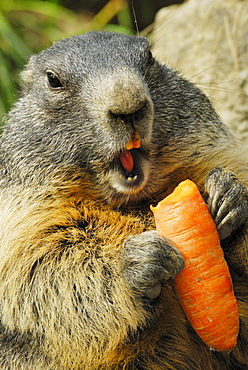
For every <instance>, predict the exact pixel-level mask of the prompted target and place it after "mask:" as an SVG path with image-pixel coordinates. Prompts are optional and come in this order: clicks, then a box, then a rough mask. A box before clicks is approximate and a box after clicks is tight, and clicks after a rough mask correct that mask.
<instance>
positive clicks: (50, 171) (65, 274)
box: [0, 32, 248, 370]
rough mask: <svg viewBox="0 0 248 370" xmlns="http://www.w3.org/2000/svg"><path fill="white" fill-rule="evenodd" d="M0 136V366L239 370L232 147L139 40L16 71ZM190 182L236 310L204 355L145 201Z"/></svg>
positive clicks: (239, 226) (242, 156)
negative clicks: (232, 344)
mask: <svg viewBox="0 0 248 370" xmlns="http://www.w3.org/2000/svg"><path fill="white" fill-rule="evenodd" d="M22 78H23V93H22V96H21V97H20V99H19V100H18V101H17V103H16V104H15V107H14V109H13V110H12V111H11V112H10V113H9V114H8V116H7V117H6V122H5V127H4V132H3V135H2V140H1V145H0V189H1V193H0V286H1V289H0V315H1V316H0V320H1V323H0V368H1V369H4V370H7V369H8V370H34V369H35V370H70V369H71V370H83V369H84V370H113V369H119V370H121V369H124V370H125V369H126V370H135V369H137V370H173V369H174V370H227V369H229V370H238V369H248V347H247V345H248V265H247V261H248V251H247V247H248V237H247V217H248V195H247V185H248V165H247V157H248V156H247V148H243V147H242V144H241V143H240V142H238V140H236V139H235V138H234V137H233V136H232V134H230V133H229V132H228V129H227V128H226V127H225V125H224V124H223V123H222V122H221V120H220V118H219V117H218V116H217V114H216V113H215V111H214V110H213V108H212V105H211V103H210V102H209V100H208V98H207V97H206V96H205V95H204V94H203V93H202V92H201V91H200V90H199V89H198V88H197V87H195V86H194V85H193V84H192V83H191V82H189V81H187V80H185V79H184V78H183V77H182V76H181V75H180V74H179V73H178V72H176V71H174V70H173V69H171V68H168V67H167V66H164V65H160V64H159V63H158V62H157V61H156V60H154V58H153V57H152V54H151V52H150V48H149V43H148V41H147V39H146V38H143V37H134V36H125V35H122V34H117V33H108V32H106V33H105V32H92V33H88V34H85V35H81V36H75V37H71V38H68V39H65V40H62V41H59V42H57V43H55V44H54V45H53V46H52V47H50V48H49V49H47V50H45V51H42V52H41V53H40V54H38V55H36V56H33V57H32V58H31V60H30V62H29V64H28V65H27V66H26V68H25V70H24V72H23V73H22ZM186 178H189V179H191V180H193V181H195V182H196V183H197V185H198V187H199V188H200V190H201V192H202V193H203V195H204V197H205V200H206V202H208V204H209V207H210V209H211V212H212V215H213V217H214V219H215V221H216V224H217V226H218V228H219V232H220V236H221V238H222V247H223V249H224V252H225V257H226V260H227V263H228V265H229V268H230V271H231V275H232V278H233V284H234V289H235V294H236V297H237V299H238V303H239V310H240V334H239V339H238V345H237V347H236V348H235V349H234V350H233V351H232V352H231V353H230V354H228V353H217V352H213V351H211V350H210V349H209V348H208V347H207V346H206V345H205V344H204V343H202V342H201V340H200V339H199V338H198V336H197V335H196V334H195V332H194V331H193V329H192V328H191V326H190V324H189V323H188V321H187V319H186V318H185V315H184V313H183V311H182V309H181V307H180V304H179V302H178V299H177V296H176V294H175V291H174V283H173V282H174V279H173V278H174V276H175V275H176V274H177V273H178V272H180V270H181V269H182V268H183V258H182V256H181V255H180V254H179V252H177V250H175V248H174V247H173V246H172V245H171V244H170V242H169V241H167V240H166V239H164V238H162V237H159V236H158V235H157V233H156V232H155V231H154V228H155V227H154V222H153V216H152V214H151V211H150V209H149V206H150V204H156V203H157V202H158V201H159V200H161V199H162V198H163V197H164V196H165V195H167V194H169V193H170V192H171V191H172V190H173V189H174V188H175V186H176V185H177V184H178V183H179V182H180V181H181V180H184V179H186Z"/></svg>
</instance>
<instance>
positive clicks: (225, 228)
mask: <svg viewBox="0 0 248 370" xmlns="http://www.w3.org/2000/svg"><path fill="white" fill-rule="evenodd" d="M205 190H206V192H207V194H208V198H207V204H208V206H209V210H210V212H211V214H212V216H213V218H214V220H215V223H216V225H217V228H218V231H219V234H220V238H221V239H222V240H223V239H225V238H227V237H228V236H229V235H230V234H231V233H232V232H233V231H234V230H236V229H238V228H240V227H241V226H243V225H244V223H245V222H246V221H247V220H248V191H247V189H246V187H245V186H244V185H243V184H242V183H241V182H240V181H239V180H238V179H237V178H236V177H235V175H234V174H233V173H232V172H229V171H224V170H223V169H221V168H219V167H216V168H214V169H213V170H212V171H211V172H210V173H209V175H208V177H207V179H206V182H205Z"/></svg>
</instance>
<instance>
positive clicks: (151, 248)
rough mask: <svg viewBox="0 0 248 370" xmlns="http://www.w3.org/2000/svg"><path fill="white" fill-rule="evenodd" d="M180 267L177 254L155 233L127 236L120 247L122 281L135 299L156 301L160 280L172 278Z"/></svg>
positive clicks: (169, 244)
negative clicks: (122, 270) (123, 280)
mask: <svg viewBox="0 0 248 370" xmlns="http://www.w3.org/2000/svg"><path fill="white" fill-rule="evenodd" d="M183 266H184V260H183V257H182V255H181V253H180V252H179V251H178V250H177V249H176V248H175V247H174V246H173V245H171V243H170V242H169V241H168V240H167V239H165V238H163V237H162V236H159V235H158V234H157V232H156V231H153V230H152V231H146V232H144V233H142V234H139V235H135V236H131V237H129V238H128V239H127V240H126V242H125V244H124V248H123V267H124V274H125V278H126V280H127V282H128V284H129V285H130V287H131V289H132V290H133V291H134V292H135V293H136V294H137V295H138V296H139V297H143V298H148V299H155V298H157V297H158V296H159V294H160V292H161V286H162V282H163V280H168V279H169V278H170V277H172V278H173V277H175V275H176V274H177V273H179V272H180V271H181V269H182V268H183Z"/></svg>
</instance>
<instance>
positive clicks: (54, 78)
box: [47, 72, 63, 89]
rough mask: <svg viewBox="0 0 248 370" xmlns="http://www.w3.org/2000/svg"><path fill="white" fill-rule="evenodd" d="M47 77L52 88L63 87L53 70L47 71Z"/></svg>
mask: <svg viewBox="0 0 248 370" xmlns="http://www.w3.org/2000/svg"><path fill="white" fill-rule="evenodd" d="M47 79H48V83H49V86H50V87H51V88H52V89H61V88H62V87H63V85H62V83H61V82H60V80H59V78H58V77H57V76H56V75H55V74H54V73H53V72H47Z"/></svg>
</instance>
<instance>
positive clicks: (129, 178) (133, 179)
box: [127, 175, 137, 182]
mask: <svg viewBox="0 0 248 370" xmlns="http://www.w3.org/2000/svg"><path fill="white" fill-rule="evenodd" d="M136 179H137V175H135V176H134V177H131V176H129V177H128V178H127V181H129V182H131V181H135V180H136Z"/></svg>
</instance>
